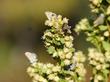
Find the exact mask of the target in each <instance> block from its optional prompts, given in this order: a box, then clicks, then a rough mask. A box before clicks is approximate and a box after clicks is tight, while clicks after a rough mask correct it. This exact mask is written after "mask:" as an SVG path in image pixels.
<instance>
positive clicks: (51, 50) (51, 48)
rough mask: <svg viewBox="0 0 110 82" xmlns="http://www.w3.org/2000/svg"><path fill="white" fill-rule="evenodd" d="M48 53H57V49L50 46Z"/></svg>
mask: <svg viewBox="0 0 110 82" xmlns="http://www.w3.org/2000/svg"><path fill="white" fill-rule="evenodd" d="M47 51H48V53H49V54H52V53H54V51H55V47H53V46H50V47H48V50H47Z"/></svg>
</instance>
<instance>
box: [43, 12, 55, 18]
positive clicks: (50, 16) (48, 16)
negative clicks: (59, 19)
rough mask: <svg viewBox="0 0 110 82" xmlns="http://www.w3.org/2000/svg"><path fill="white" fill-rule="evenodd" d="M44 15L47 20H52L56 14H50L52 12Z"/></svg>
mask: <svg viewBox="0 0 110 82" xmlns="http://www.w3.org/2000/svg"><path fill="white" fill-rule="evenodd" d="M45 15H46V16H47V18H48V20H52V17H53V16H55V17H56V14H55V13H52V12H49V11H47V12H45Z"/></svg>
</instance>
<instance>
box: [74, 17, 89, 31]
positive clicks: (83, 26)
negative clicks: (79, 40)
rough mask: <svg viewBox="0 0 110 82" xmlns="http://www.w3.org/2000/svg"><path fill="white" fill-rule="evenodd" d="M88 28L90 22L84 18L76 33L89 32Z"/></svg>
mask: <svg viewBox="0 0 110 82" xmlns="http://www.w3.org/2000/svg"><path fill="white" fill-rule="evenodd" d="M88 27H89V21H88V19H86V18H84V19H82V20H81V21H80V22H79V23H78V24H77V25H76V28H75V31H76V32H80V31H81V30H87V29H88Z"/></svg>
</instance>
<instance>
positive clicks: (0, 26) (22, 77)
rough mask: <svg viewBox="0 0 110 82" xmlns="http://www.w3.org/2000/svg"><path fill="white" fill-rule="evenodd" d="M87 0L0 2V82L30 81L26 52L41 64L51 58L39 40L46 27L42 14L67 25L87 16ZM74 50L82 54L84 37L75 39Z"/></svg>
mask: <svg viewBox="0 0 110 82" xmlns="http://www.w3.org/2000/svg"><path fill="white" fill-rule="evenodd" d="M88 1H89V0H0V82H32V81H31V79H30V77H29V76H28V75H27V73H26V68H27V67H28V66H29V62H28V60H27V59H26V57H25V56H24V53H25V52H26V51H30V52H34V53H36V54H37V55H38V58H39V60H40V61H42V62H51V61H52V59H51V57H50V56H49V55H48V54H47V53H46V49H45V47H44V45H43V41H42V39H41V37H42V35H43V32H44V31H45V29H47V27H46V26H45V25H44V22H45V20H46V16H45V14H44V13H45V11H52V12H54V13H56V14H61V15H63V16H64V17H67V18H69V19H70V20H69V25H71V26H72V28H74V26H75V24H76V23H77V22H78V21H79V20H80V19H81V18H84V17H88V16H89V6H88V5H89V4H88V3H89V2H88ZM74 43H75V48H76V49H81V50H83V51H85V49H86V47H87V45H88V43H86V42H85V40H84V35H82V36H77V37H76V39H75V41H74Z"/></svg>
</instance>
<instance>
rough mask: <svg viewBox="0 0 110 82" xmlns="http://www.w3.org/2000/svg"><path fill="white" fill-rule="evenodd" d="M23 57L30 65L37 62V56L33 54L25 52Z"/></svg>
mask: <svg viewBox="0 0 110 82" xmlns="http://www.w3.org/2000/svg"><path fill="white" fill-rule="evenodd" d="M25 56H26V57H27V58H28V60H29V61H30V63H32V64H33V63H36V62H37V60H38V59H37V55H36V54H35V53H31V52H25Z"/></svg>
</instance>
